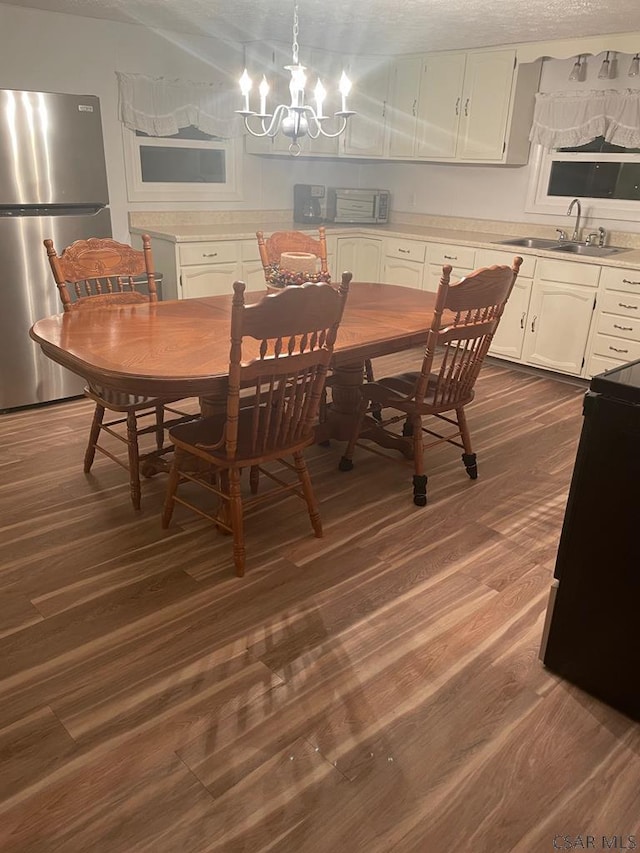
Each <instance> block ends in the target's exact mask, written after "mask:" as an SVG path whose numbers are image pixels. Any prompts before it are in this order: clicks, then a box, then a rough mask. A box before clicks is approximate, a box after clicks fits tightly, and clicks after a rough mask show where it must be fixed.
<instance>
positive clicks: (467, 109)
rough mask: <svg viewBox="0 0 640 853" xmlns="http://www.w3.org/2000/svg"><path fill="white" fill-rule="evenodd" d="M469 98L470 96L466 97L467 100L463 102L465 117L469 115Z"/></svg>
mask: <svg viewBox="0 0 640 853" xmlns="http://www.w3.org/2000/svg"><path fill="white" fill-rule="evenodd" d="M470 100H471V99H470V98H467V100H466V101H465V102H464V114H465V117H466V116H468V115H469V101H470Z"/></svg>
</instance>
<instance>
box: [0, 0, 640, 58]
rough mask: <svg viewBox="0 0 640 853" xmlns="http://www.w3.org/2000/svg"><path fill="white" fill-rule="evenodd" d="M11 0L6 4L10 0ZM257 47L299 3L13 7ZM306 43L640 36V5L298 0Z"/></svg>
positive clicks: (31, 0)
mask: <svg viewBox="0 0 640 853" xmlns="http://www.w3.org/2000/svg"><path fill="white" fill-rule="evenodd" d="M5 2H6V0H5ZM8 5H14V6H22V7H24V6H29V7H32V8H35V9H48V10H50V11H55V12H67V13H69V14H74V15H85V16H88V17H92V18H104V19H110V20H115V21H126V22H129V23H138V24H143V25H145V26H148V27H153V28H159V29H168V30H174V31H177V32H183V33H195V34H198V35H211V36H216V37H218V38H223V39H229V40H232V41H236V42H238V41H240V42H250V41H263V40H267V41H268V40H278V41H284V42H288V41H290V39H291V20H292V10H293V3H292V0H15V2H11V0H9V3H8ZM299 15H300V44H301V45H304V47H305V48H307V47H319V48H330V49H334V50H339V51H341V52H353V53H384V54H394V53H411V52H422V51H431V50H446V49H448V48H452V49H453V48H467V47H487V46H490V45H497V44H511V43H514V42H531V41H547V40H550V39H562V38H572V37H578V36H592V35H600V34H604V33H619V32H633V31H635V30H640V2H639V0H509V2H506V0H348V2H344V0H299Z"/></svg>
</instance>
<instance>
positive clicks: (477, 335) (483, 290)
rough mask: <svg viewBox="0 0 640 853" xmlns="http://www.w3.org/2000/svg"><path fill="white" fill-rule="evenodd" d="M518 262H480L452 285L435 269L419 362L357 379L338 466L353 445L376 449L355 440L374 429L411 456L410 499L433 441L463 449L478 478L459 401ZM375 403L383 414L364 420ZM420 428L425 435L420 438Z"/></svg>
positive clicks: (466, 393)
mask: <svg viewBox="0 0 640 853" xmlns="http://www.w3.org/2000/svg"><path fill="white" fill-rule="evenodd" d="M521 264H522V258H520V257H516V258H514V261H513V266H512V267H508V266H491V267H484V268H482V269H478V270H476V271H475V272H473V273H471V274H470V275H468V276H466V277H465V278H463V279H462V280H461V281H459V282H458V283H457V284H450V281H449V279H450V276H451V266H449V265H448V264H446V265H445V266H444V267H443V268H442V277H441V279H440V286H439V288H438V293H437V297H436V307H435V311H434V316H433V322H432V325H431V329H430V330H429V332H428V334H427V342H426V347H425V350H424V356H423V359H422V365H421V369H420V370H418V371H415V372H407V373H402V374H397V375H395V376H387V377H385V378H383V379H378V380H376V381H375V382H371V383H367V384H366V385H364V386H362V389H361V394H362V400H361V405H360V411H359V416H358V419H357V423H356V424H355V425H354V429H353V432H352V435H351V438H350V440H349V443H348V445H347V448H346V450H345V454H344V456H343V457H342V459H341V460H340V464H339V468H340V470H341V471H350V470H351V469H352V468H353V453H354V450H355V447H356V444H358V445H359V446H362V447H365V448H366V449H367V450H372V451H373V452H378V451H375V450H374V449H373V448H372V447H369V446H368V445H365V444H362V445H361V443H360V439H366V438H367V435H371V436H374V435H376V436H377V437H378V440H380V439H382V441H383V442H385V443H386V446H387V447H395V448H396V449H398V450H400V452H402V453H403V454H404V455H405V457H407V458H410V459H413V465H414V476H413V502H414V504H415V505H416V506H425V505H426V503H427V476H426V474H425V466H424V452H425V450H427V449H429V448H430V447H433V446H434V445H437V444H440V443H441V442H448V443H449V444H453V445H455V446H456V447H460V448H462V450H463V453H462V461H463V463H464V466H465V468H466V471H467V474H468V475H469V477H470V478H471V479H472V480H475V479H476V478H477V476H478V466H477V462H476V454H475V453H474V452H473V448H472V444H471V436H470V433H469V427H468V426H467V419H466V415H465V406H467V405H468V404H469V403H470V402H471V401H472V400H473V397H474V385H475V382H476V379H477V378H478V374H479V372H480V368H481V367H482V362H483V361H484V358H485V356H486V354H487V351H488V350H489V347H490V345H491V340H492V338H493V335H494V333H495V331H496V329H497V327H498V323H499V322H500V318H501V316H502V312H503V311H504V306H505V304H506V302H507V299H508V298H509V295H510V293H511V290H512V288H513V285H514V283H515V280H516V278H517V275H518V270H519V269H520V265H521ZM374 407H377V408H378V409H379V410H381V411H382V420H381V421H380V422H379V423H376V421H375V420H373V419H372V418H367V423H366V424H365V423H364V421H365V417H366V415H367V412H369V413H371V412H372V411H373V409H374ZM387 410H391V413H390V414H389V413H388V412H387ZM426 416H433V417H434V418H435V419H436V425H437V424H438V421H442V422H444V423H445V424H446V426H445V427H444V433H445V434H443V433H441V432H438V431H436V430H435V429H432V428H430V427H429V428H427V427H425V426H424V425H423V420H422V419H423V418H424V417H426ZM399 423H402V425H403V428H402V436H399V435H397V433H396V432H395V431H394V430H393V427H394V425H396V424H399ZM363 427H364V429H363ZM450 427H453V430H451V429H450ZM440 429H442V427H440ZM425 435H428V436H430V437H431V439H432V440H430V441H428V442H426V443H425V440H424V436H425ZM385 440H386V441H385ZM379 455H385V456H386V454H382V453H379Z"/></svg>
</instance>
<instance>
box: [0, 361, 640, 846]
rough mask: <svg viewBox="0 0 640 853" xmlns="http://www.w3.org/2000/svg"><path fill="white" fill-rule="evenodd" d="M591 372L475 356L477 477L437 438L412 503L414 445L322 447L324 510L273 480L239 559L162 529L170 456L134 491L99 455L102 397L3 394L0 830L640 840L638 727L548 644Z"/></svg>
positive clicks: (224, 540) (62, 835)
mask: <svg viewBox="0 0 640 853" xmlns="http://www.w3.org/2000/svg"><path fill="white" fill-rule="evenodd" d="M408 358H409V356H408V355H407V354H405V355H403V356H394V357H390V358H387V359H384V360H380V362H376V373H377V374H378V375H383V373H384V372H388V371H390V370H396V369H398V368H401V367H402V366H404V364H405V363H407V359H408ZM416 361H417V358H416V357H415V355H414V358H413V362H416ZM383 362H386V363H383ZM413 362H411V363H413ZM583 390H584V389H583V388H580V387H577V386H575V385H571V384H568V383H565V382H560V381H557V380H554V379H549V378H546V377H540V376H534V375H528V374H525V373H521V372H516V371H514V370H510V369H507V368H505V367H504V366H499V365H494V364H489V365H486V366H485V368H484V371H483V374H482V376H481V379H480V381H479V383H478V386H477V400H476V402H475V403H474V404H473V405H472V406H471V407H470V408H469V422H470V427H471V431H472V437H473V439H474V443H475V448H476V450H477V453H478V463H479V471H480V477H479V479H478V480H477V481H475V482H472V481H470V480H469V479H468V478H467V476H466V474H465V471H464V467H463V465H462V463H461V461H460V458H459V456H458V453H457V451H456V450H455V449H454V448H451V447H438V448H436V449H435V450H434V451H433V452H431V453H430V455H429V457H428V473H429V504H428V506H427V507H426V508H424V509H418V508H416V507H414V506H413V503H412V500H411V469H410V467H406V466H402V465H394V464H391V463H384V462H382V461H380V460H379V459H378V458H377V457H375V456H373V455H371V454H368V453H364V452H362V451H360V452H356V457H355V468H354V470H353V471H352V472H350V473H348V474H344V473H339V472H338V471H337V470H336V469H337V463H338V459H339V457H340V454H341V451H342V447H341V446H339V445H337V444H333V446H331V447H330V448H321V447H316V448H313V449H312V450H311V451H310V452H309V454H308V458H309V461H310V471H311V475H312V477H313V480H314V484H315V487H316V492H317V494H318V496H319V498H320V499H321V511H322V517H323V524H324V530H325V536H324V538H323V539H321V540H318V539H315V538H314V537H313V535H312V533H311V529H310V526H309V523H308V518H307V516H306V510H305V507H304V504H303V503H302V502H301V501H295V500H291V499H288V500H286V499H285V500H280V499H278V500H277V501H274V504H275V505H272V506H269V507H265V508H263V509H261V510H260V511H259V512H257V513H256V514H254V515H252V516H250V517H249V519H248V521H247V524H246V545H247V574H246V577H245V578H244V579H242V580H239V579H237V578H236V577H235V576H234V574H233V563H232V555H231V546H230V545H231V543H230V541H229V539H228V537H226V536H221V535H218V534H216V533H215V531H214V530H213V529H212V527H211V525H210V524H209V523H208V522H205V521H203V520H201V519H198V518H196V517H195V516H192V515H190V514H189V513H188V512H187V511H181V508H177V510H176V513H175V517H174V522H173V524H172V526H171V527H170V528H169V530H167V531H162V530H161V528H160V509H161V505H162V499H163V493H164V485H165V478H164V476H162V475H159V476H157V477H155V478H154V479H152V480H146V481H144V482H143V499H142V505H143V509H142V512H141V513H140V514H138V515H136V514H134V512H133V511H132V510H131V505H130V502H129V497H128V483H127V477H126V474H125V473H124V472H123V471H122V470H121V469H119V468H118V466H115V465H113V463H112V462H110V461H109V460H107V459H104V460H102V459H99V460H96V463H95V466H94V469H93V472H92V475H91V476H90V477H85V475H84V474H83V473H82V457H83V452H84V444H85V441H86V437H87V432H88V427H89V421H90V416H91V410H92V404H91V403H89V402H84V401H79V402H71V403H66V404H61V405H56V406H52V407H49V408H44V409H41V410H36V411H25V412H18V413H13V414H7V415H3V416H0V432H1V435H2V441H1V442H0V471H2V475H3V476H2V481H1V483H0V512H1V515H0V518H1V519H2V520H1V522H0V548H1V553H2V555H3V557H2V569H1V574H0V590H1V592H2V610H1V617H0V766H1V768H2V769H1V772H0V849H2V851H4V853H8V851H20V852H21V853H27V851H28V853H32V851H33V853H45V851H46V853H49V851H59V853H76V851H77V853H80V852H81V853H112V851H113V852H114V853H115V851H118V853H134V851H135V853H139V851H140V853H141V851H154V853H190V852H191V851H193V853H209V851H221V853H240V851H243V853H244V851H247V853H248V851H256V853H258V851H261V853H266V851H269V852H270V853H315V851H322V853H329V852H330V853H343V851H344V853H352V851H366V852H367V853H388V851H394V853H396V851H398V853H445V851H449V850H469V851H475V853H496V852H497V851H501V853H505V851H518V853H537V851H547V850H553V849H554V837H555V836H561V838H559V840H558V839H556V849H558V845H559V844H566V841H565V839H564V836H570V840H571V839H575V837H576V836H578V835H580V836H582V838H583V840H584V839H586V837H587V835H591V836H593V837H594V838H595V841H596V842H597V845H598V846H597V847H596V848H595V849H601V847H602V836H607V839H608V840H609V841H611V838H612V836H614V835H616V836H617V839H616V845H613V844H610V845H609V846H610V847H611V846H617V847H618V848H621V847H624V845H623V844H622V843H620V842H621V841H625V839H626V840H627V842H626V846H627V848H629V847H630V844H629V841H628V836H634V835H635V837H636V839H638V841H637V843H638V845H640V809H639V808H638V798H639V794H638V792H639V790H640V787H639V778H640V771H639V767H640V757H639V756H640V727H639V726H638V725H637V724H635V723H633V722H632V721H631V720H629V719H627V718H626V717H624V716H623V715H621V714H619V713H617V712H616V711H614V710H612V709H611V708H608V707H607V706H605V705H604V704H602V703H600V702H598V701H597V700H596V699H593V698H592V697H590V696H588V695H587V694H585V693H583V692H582V691H580V690H578V689H577V688H575V687H572V686H571V685H569V684H567V683H565V682H562V681H560V680H559V679H558V678H556V677H555V676H553V675H552V674H551V673H549V672H547V671H546V670H545V669H544V668H543V667H542V665H541V663H540V661H539V660H538V656H537V655H538V647H539V643H540V636H541V631H542V621H543V617H544V611H545V608H546V602H547V594H548V590H549V585H550V581H551V575H552V570H553V565H554V561H555V552H556V547H557V542H558V535H559V531H560V528H561V524H562V518H563V514H564V508H565V501H566V494H567V490H568V485H569V480H570V476H571V471H572V468H573V463H574V459H575V450H576V444H577V439H578V435H579V431H580V428H581V424H582V417H581V405H582V395H583ZM262 487H264V488H268V484H266V483H264V484H262V483H261V488H262ZM583 843H584V845H585V846H586V844H587V842H586V840H584V841H583ZM561 849H571V848H569V847H566V846H565V847H564V848H561Z"/></svg>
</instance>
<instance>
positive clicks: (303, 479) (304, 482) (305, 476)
mask: <svg viewBox="0 0 640 853" xmlns="http://www.w3.org/2000/svg"><path fill="white" fill-rule="evenodd" d="M293 461H294V464H295V468H296V473H297V475H298V479H299V480H300V485H301V486H302V491H303V493H304V499H305V501H306V502H307V510H308V512H309V519H310V521H311V526H312V527H313V532H314V534H315V535H316V537H317V538H318V539H321V538H322V519H321V518H320V509H319V507H318V502H317V500H316V496H315V494H314V491H313V486H312V484H311V477H310V476H309V471H308V469H307V463H306V462H305V461H304V456H303V454H302V453H294V454H293Z"/></svg>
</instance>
